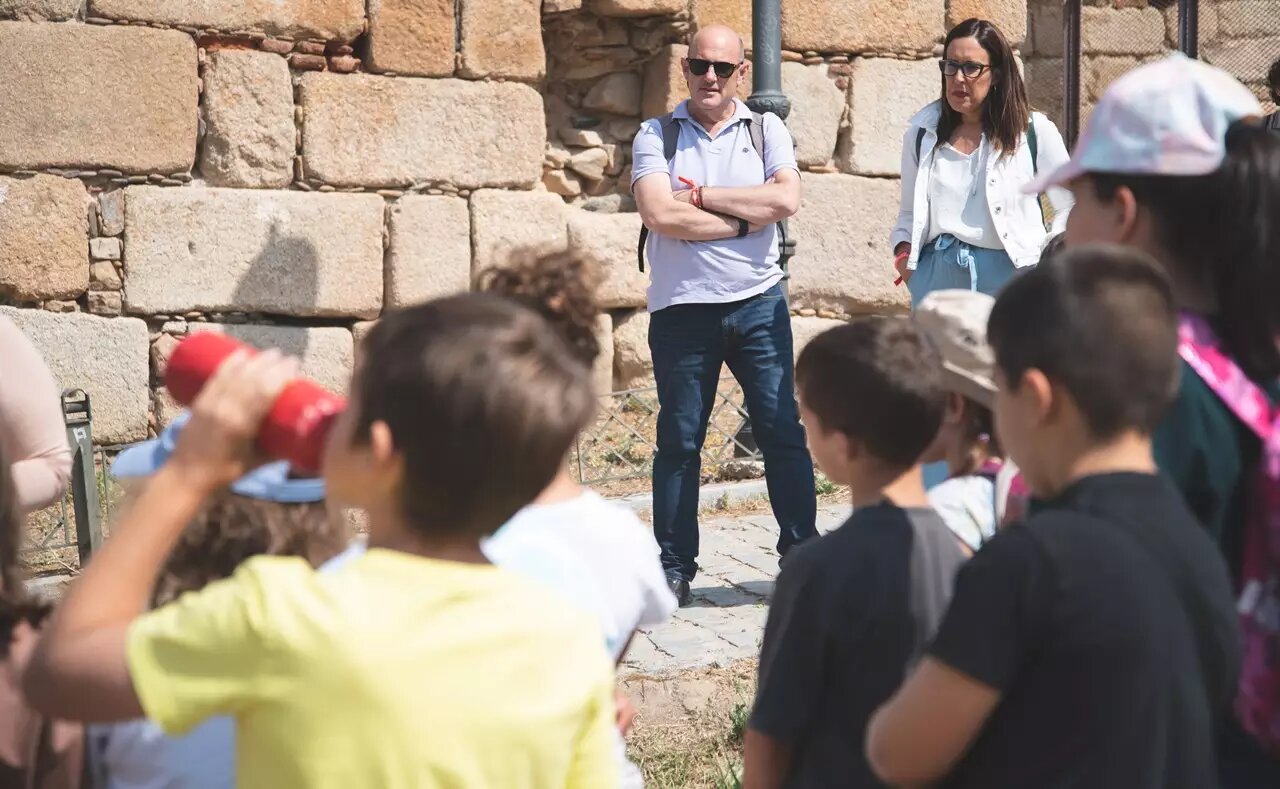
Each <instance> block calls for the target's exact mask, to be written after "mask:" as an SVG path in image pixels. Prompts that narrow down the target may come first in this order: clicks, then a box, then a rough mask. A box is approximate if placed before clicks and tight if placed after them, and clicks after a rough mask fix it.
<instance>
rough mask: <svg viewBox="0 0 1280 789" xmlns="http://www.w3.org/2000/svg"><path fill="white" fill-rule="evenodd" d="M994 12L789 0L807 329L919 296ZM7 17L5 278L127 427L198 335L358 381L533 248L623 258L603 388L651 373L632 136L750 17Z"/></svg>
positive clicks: (1005, 17) (20, 1)
mask: <svg viewBox="0 0 1280 789" xmlns="http://www.w3.org/2000/svg"><path fill="white" fill-rule="evenodd" d="M975 14H976V15H984V16H988V17H991V18H994V19H996V20H997V21H998V23H999V24H1001V25H1002V27H1004V28H1005V29H1006V30H1008V31H1009V32H1010V34H1011V35H1012V36H1013V37H1014V38H1015V39H1016V40H1017V41H1018V42H1021V41H1022V40H1023V39H1024V37H1025V34H1026V31H1027V27H1028V26H1027V9H1026V7H1025V5H1023V4H1022V3H1021V2H1020V0H951V2H950V3H949V4H948V3H947V2H945V0H842V2H839V3H831V2H828V0H784V2H783V9H782V39H783V47H784V49H785V50H786V51H785V52H784V54H783V59H784V61H785V62H784V64H783V81H784V89H785V90H786V92H787V93H788V94H789V95H790V97H791V99H792V102H793V107H794V109H793V111H792V115H791V118H790V120H789V125H790V127H791V129H792V131H793V133H794V135H795V137H796V140H797V155H798V157H799V160H800V161H801V163H802V165H803V170H804V173H803V179H804V182H805V186H806V191H805V198H804V203H803V207H802V209H801V212H800V214H799V216H798V217H797V218H796V219H795V221H794V223H793V235H794V236H795V237H796V239H797V240H798V242H799V252H798V255H797V257H796V258H795V259H794V261H793V262H792V273H793V279H792V281H791V294H792V307H793V309H794V311H795V314H796V327H797V334H798V335H799V336H803V337H807V336H811V335H812V334H813V333H814V332H815V331H817V330H818V329H819V328H820V327H822V326H824V325H828V324H827V323H826V321H831V320H835V319H838V318H840V317H843V316H847V315H851V314H857V313H864V312H884V311H897V310H902V309H904V308H905V306H906V303H907V300H906V293H905V288H894V287H893V285H892V276H891V270H890V264H889V257H890V252H889V248H888V242H887V236H888V232H889V228H890V225H891V224H892V222H893V220H894V218H895V216H896V212H897V204H898V184H897V180H896V175H897V169H898V164H897V163H898V157H899V152H900V145H901V136H902V132H903V129H904V126H905V123H906V121H907V119H908V118H909V117H910V116H911V115H912V114H913V113H914V112H915V111H916V109H917V108H918V107H920V106H921V105H923V104H925V103H927V102H928V101H930V100H932V99H933V98H935V97H936V95H937V91H938V75H937V71H936V66H935V65H934V62H933V59H934V58H935V57H936V54H937V53H938V51H939V49H938V47H939V42H940V40H941V37H942V35H943V34H944V31H945V26H946V25H947V24H949V23H952V22H955V21H958V20H959V19H961V18H964V17H966V16H969V15H975ZM0 20H3V21H0V76H2V78H0V300H2V301H3V302H4V303H5V304H6V305H8V306H6V307H5V308H4V310H5V314H7V315H11V316H13V317H15V319H17V320H18V322H19V323H20V324H21V325H22V326H23V327H24V329H26V330H27V331H28V332H29V333H30V335H31V336H32V338H33V339H34V340H35V342H36V343H37V344H38V345H39V346H40V347H41V348H42V349H43V351H44V352H45V354H46V355H47V357H48V358H49V361H50V364H51V365H52V366H53V368H54V369H55V372H56V373H57V375H58V377H59V379H60V381H61V382H62V384H64V385H65V386H78V387H83V388H85V389H87V390H89V392H90V394H91V395H92V396H93V399H94V411H95V414H96V416H97V419H96V422H95V430H96V437H97V438H98V439H99V440H100V441H101V442H103V443H107V444H116V443H121V442H126V441H132V440H136V439H140V438H143V437H145V436H146V435H148V433H150V432H153V431H154V430H155V429H156V427H157V426H158V425H159V424H160V423H161V422H163V420H165V419H167V418H168V417H169V416H170V415H171V414H172V412H173V407H174V406H173V404H172V403H171V402H170V401H169V399H168V397H167V396H166V394H165V393H164V391H163V390H162V389H160V388H159V387H158V384H159V382H160V380H161V379H162V375H163V372H164V366H165V364H166V361H167V358H168V355H169V353H170V352H171V351H172V349H173V347H174V345H175V344H176V343H177V341H178V338H180V337H181V336H182V335H184V334H186V333H188V332H192V331H206V330H216V331H225V332H228V333H230V334H233V335H235V336H238V337H242V338H244V339H246V340H248V341H250V342H254V343H258V344H269V345H280V346H283V347H285V348H286V349H288V350H290V351H292V352H294V353H297V354H299V355H300V356H301V357H302V359H303V366H304V370H305V372H307V373H308V374H310V375H312V376H314V377H316V378H318V379H320V380H321V381H323V382H325V383H327V384H329V385H331V386H334V387H340V386H341V385H342V383H343V382H344V380H345V379H346V377H347V376H348V374H349V371H350V367H351V364H352V359H353V356H354V347H355V343H356V341H357V340H358V338H359V336H360V335H361V333H362V332H363V331H365V330H366V329H367V327H368V326H369V325H370V321H372V320H375V319H376V318H377V317H378V315H379V314H381V312H382V310H384V309H386V308H388V307H395V306H398V305H402V304H406V303H411V302H413V301H416V300H419V299H423V298H428V297H431V296H436V295H440V294H446V293H451V292H455V291H457V290H460V289H464V288H466V287H468V285H469V283H470V281H471V277H472V274H473V272H474V271H475V270H477V269H478V268H481V267H484V266H489V265H500V264H502V263H503V262H504V261H505V260H507V259H508V258H509V256H510V255H512V254H513V252H516V251H521V250H528V249H534V250H538V251H542V252H556V251H562V250H567V249H569V248H573V249H574V251H575V252H576V253H578V254H580V255H582V256H584V257H585V258H587V259H589V260H591V261H593V262H594V263H596V264H597V265H599V266H600V267H602V269H603V270H604V272H605V274H606V278H605V282H604V286H603V292H602V296H603V298H604V301H605V303H606V304H607V306H608V308H609V311H610V312H609V315H608V317H607V319H605V320H603V321H602V323H601V328H600V331H601V335H602V339H604V340H605V342H604V343H603V346H604V347H605V349H606V353H605V358H604V359H602V362H601V368H600V370H599V371H598V378H597V381H598V385H599V386H600V388H601V389H602V390H603V389H608V388H610V387H622V386H628V385H633V384H643V383H645V382H646V381H647V380H649V374H650V373H649V368H650V362H649V361H648V350H647V344H646V341H645V333H646V329H647V316H645V315H644V313H643V309H642V308H643V305H644V299H645V287H646V280H647V277H645V276H644V275H641V274H640V273H639V272H638V271H637V270H636V265H635V241H636V235H637V231H638V229H639V225H640V222H639V218H638V215H637V214H636V213H635V212H634V204H633V203H632V201H631V199H630V197H629V195H628V194H627V191H628V189H627V187H628V180H629V170H630V141H631V139H632V137H633V135H634V134H635V132H636V130H637V129H638V128H639V124H640V122H641V120H642V118H644V117H648V116H652V115H655V114H659V113H662V112H665V111H667V110H668V109H670V108H671V107H673V106H674V105H675V104H676V103H677V102H678V101H679V100H680V99H681V98H683V95H684V90H685V89H684V85H683V80H682V79H681V76H680V62H679V59H680V57H681V56H682V54H683V53H684V51H685V50H684V41H685V39H686V36H687V35H688V33H689V32H690V31H691V30H694V29H696V28H697V27H698V26H699V25H705V24H709V23H712V22H721V21H723V22H728V23H729V24H732V25H734V26H735V27H737V28H739V29H740V30H741V31H742V32H743V34H744V36H745V37H746V38H747V40H748V41H750V0H457V2H454V0H367V2H365V0H329V1H328V2H314V0H202V2H199V3H191V2H187V1H186V0H0ZM1161 40H1162V41H1163V39H1161ZM746 92H748V91H746V90H744V95H745V93H746Z"/></svg>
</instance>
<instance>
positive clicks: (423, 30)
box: [366, 0, 456, 77]
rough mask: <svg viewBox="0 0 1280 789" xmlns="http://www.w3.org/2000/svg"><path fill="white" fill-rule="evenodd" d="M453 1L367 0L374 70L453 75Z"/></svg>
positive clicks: (369, 64)
mask: <svg viewBox="0 0 1280 789" xmlns="http://www.w3.org/2000/svg"><path fill="white" fill-rule="evenodd" d="M453 6H454V0H369V59H368V61H367V62H366V65H368V67H369V68H370V69H371V70H373V71H394V72H396V73H397V74H411V75H414V76H420V77H448V76H452V75H453V65H454V52H453V50H454V36H455V34H456V27H455V25H456V21H455V19H454V7H453Z"/></svg>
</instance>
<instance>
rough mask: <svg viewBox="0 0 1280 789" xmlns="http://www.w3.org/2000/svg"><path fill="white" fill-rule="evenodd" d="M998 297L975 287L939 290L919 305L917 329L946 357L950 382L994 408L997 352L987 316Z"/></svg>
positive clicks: (970, 397)
mask: <svg viewBox="0 0 1280 789" xmlns="http://www.w3.org/2000/svg"><path fill="white" fill-rule="evenodd" d="M995 303H996V300H995V299H993V298H992V297H990V296H988V295H987V294H985V293H977V292H975V291H971V290H935V291H934V292H932V293H930V294H928V295H927V296H925V297H924V298H923V299H922V300H921V301H920V303H919V305H917V306H916V309H915V312H914V313H913V315H912V317H913V319H914V320H915V324H916V329H917V330H918V331H919V332H920V333H921V334H922V335H923V336H924V337H925V339H926V340H927V341H928V342H929V343H930V344H931V345H933V347H934V349H936V350H937V352H938V354H939V355H940V356H941V357H942V369H943V370H944V371H945V372H946V374H947V386H948V388H950V389H951V390H952V391H955V392H959V393H960V394H962V395H964V396H965V397H968V398H969V399H971V400H974V401H976V402H977V403H979V404H981V405H984V406H986V407H987V408H992V407H993V406H994V405H995V399H996V383H995V364H996V361H995V353H994V352H993V351H992V350H991V346H990V345H988V344H987V318H988V317H990V315H991V308H992V306H994V305H995Z"/></svg>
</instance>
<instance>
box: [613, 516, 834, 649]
mask: <svg viewBox="0 0 1280 789" xmlns="http://www.w3.org/2000/svg"><path fill="white" fill-rule="evenodd" d="M847 516H848V508H847V507H819V508H818V531H819V532H823V533H825V532H827V531H830V530H831V529H834V528H835V527H836V526H839V525H840V524H841V523H842V522H843V521H844V519H845V518H846V517H847ZM777 539H778V524H777V521H775V520H774V519H773V515H771V514H769V513H757V514H752V515H742V516H738V517H729V518H708V517H703V518H701V546H700V549H699V556H698V565H699V568H700V569H699V571H698V577H697V578H695V579H694V581H693V602H692V603H691V604H690V605H689V606H687V607H685V608H682V609H680V610H679V611H678V612H676V615H675V616H674V617H672V619H671V621H669V622H667V623H666V624H663V625H659V626H657V627H655V628H653V629H652V630H649V631H641V632H640V633H638V634H636V637H635V640H634V641H633V642H632V644H631V650H630V651H629V652H628V653H627V658H626V660H625V661H624V662H623V664H622V666H621V668H620V673H623V674H630V673H657V672H663V671H672V670H676V669H685V668H694V667H698V666H706V665H712V664H718V665H725V664H728V663H731V662H733V661H735V660H740V659H742V658H749V657H755V656H757V655H758V654H759V652H760V638H761V636H762V635H763V634H764V622H765V617H766V616H767V614H768V610H769V609H768V602H769V596H770V595H771V594H772V592H773V579H774V577H776V576H777V574H778V554H777V553H776V551H775V550H774V546H775V545H776V544H777Z"/></svg>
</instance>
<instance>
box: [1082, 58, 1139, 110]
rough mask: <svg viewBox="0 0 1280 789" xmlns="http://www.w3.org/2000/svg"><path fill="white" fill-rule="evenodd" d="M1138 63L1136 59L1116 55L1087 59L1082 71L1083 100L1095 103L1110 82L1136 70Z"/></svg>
mask: <svg viewBox="0 0 1280 789" xmlns="http://www.w3.org/2000/svg"><path fill="white" fill-rule="evenodd" d="M1140 62H1141V61H1139V60H1138V58H1136V57H1124V56H1118V55H1097V56H1095V57H1090V58H1087V59H1086V60H1085V63H1084V68H1083V69H1082V70H1083V72H1084V88H1085V90H1084V93H1085V96H1084V98H1085V100H1086V101H1091V102H1096V101H1097V100H1098V99H1100V98H1102V94H1103V93H1104V92H1105V91H1106V89H1107V87H1108V86H1110V85H1111V83H1112V82H1115V81H1116V80H1117V79H1119V78H1120V77H1122V76H1124V75H1125V74H1127V73H1128V72H1130V71H1132V70H1133V69H1135V68H1137V67H1138V65H1139V63H1140Z"/></svg>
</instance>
